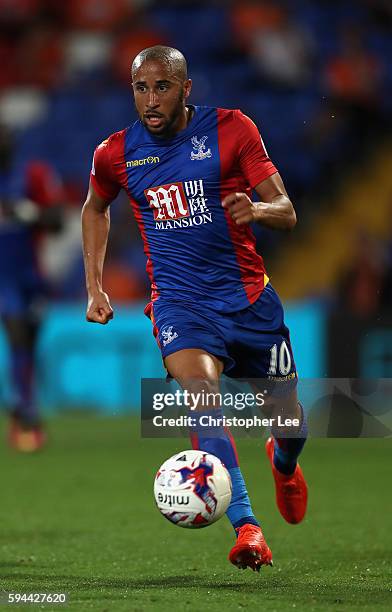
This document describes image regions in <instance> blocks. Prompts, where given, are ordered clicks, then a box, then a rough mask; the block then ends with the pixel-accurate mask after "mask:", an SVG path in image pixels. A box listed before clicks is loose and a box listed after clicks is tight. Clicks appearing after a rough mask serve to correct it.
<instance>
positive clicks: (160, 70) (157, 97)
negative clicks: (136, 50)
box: [132, 61, 192, 138]
mask: <svg viewBox="0 0 392 612" xmlns="http://www.w3.org/2000/svg"><path fill="white" fill-rule="evenodd" d="M132 86H133V92H134V96H135V105H136V110H137V112H138V114H139V117H140V120H141V121H142V123H143V125H144V126H145V127H146V128H147V129H148V131H149V132H150V133H151V134H153V135H154V136H160V137H163V138H168V137H170V136H173V135H174V134H176V133H177V132H179V131H180V130H182V129H184V128H185V127H186V125H187V112H186V108H185V104H186V100H187V98H188V97H189V94H190V92H191V86H192V82H191V81H190V80H186V81H183V80H182V79H181V78H179V77H178V76H176V75H175V74H173V72H172V71H171V70H170V68H169V67H168V66H166V64H164V63H163V62H158V61H147V62H144V63H143V64H142V65H141V66H140V68H139V70H138V71H137V72H136V74H134V75H133V83H132Z"/></svg>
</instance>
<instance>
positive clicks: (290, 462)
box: [256, 382, 308, 524]
mask: <svg viewBox="0 0 392 612" xmlns="http://www.w3.org/2000/svg"><path fill="white" fill-rule="evenodd" d="M282 385H284V382H280V383H279V384H278V387H277V388H278V389H279V391H275V397H274V391H273V390H272V392H271V395H272V404H273V409H272V410H269V409H268V401H267V404H266V409H264V410H263V413H264V414H267V416H268V417H269V418H271V417H272V418H273V419H274V425H273V426H272V427H271V434H272V435H271V436H270V437H269V438H268V440H267V442H266V452H267V456H268V459H269V461H270V463H271V468H272V474H273V477H274V482H275V492H276V503H277V506H278V508H279V511H280V513H281V515H282V516H283V518H284V519H285V520H286V521H287V522H288V523H291V524H296V523H300V522H301V521H302V520H303V518H304V516H305V513H306V507H307V499H308V491H307V486H306V481H305V478H304V475H303V472H302V469H301V467H300V465H299V463H298V457H299V455H300V453H301V451H302V449H303V447H304V445H305V442H306V439H307V433H308V429H307V421H306V415H305V412H304V410H303V407H302V404H301V403H300V402H299V401H298V398H297V389H296V388H294V389H292V390H291V391H287V392H285V389H284V387H283V389H282ZM258 390H260V389H258ZM256 391H257V389H256ZM278 418H280V422H281V423H283V422H284V420H285V419H287V418H288V419H290V420H291V422H294V421H295V420H296V422H297V423H298V425H295V426H292V425H290V426H289V427H286V428H285V427H282V425H277V422H278Z"/></svg>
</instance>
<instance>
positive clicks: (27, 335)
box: [0, 127, 62, 451]
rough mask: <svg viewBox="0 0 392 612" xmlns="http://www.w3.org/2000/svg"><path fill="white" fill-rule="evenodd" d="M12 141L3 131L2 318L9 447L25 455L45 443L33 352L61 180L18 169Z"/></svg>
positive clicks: (44, 169)
mask: <svg viewBox="0 0 392 612" xmlns="http://www.w3.org/2000/svg"><path fill="white" fill-rule="evenodd" d="M13 153H14V141H13V138H12V136H11V134H10V133H9V132H8V131H7V130H6V129H5V128H4V127H0V316H1V318H2V322H3V325H4V328H5V331H6V334H7V336H8V341H9V346H10V369H11V380H12V386H13V395H12V397H11V398H9V410H10V414H11V426H10V432H9V441H10V443H11V444H12V445H13V446H14V447H15V448H16V449H18V450H21V451H34V450H37V449H39V448H40V447H41V446H42V445H43V443H44V441H45V435H44V433H43V430H42V427H41V424H40V419H39V414H38V407H37V404H36V401H35V397H34V378H35V376H34V374H35V367H34V348H35V340H36V337H37V331H38V327H39V323H40V320H41V317H42V312H43V310H42V309H43V305H44V302H45V300H46V299H47V296H48V287H47V285H46V282H45V278H44V274H43V272H42V269H41V268H40V265H39V243H40V239H41V237H42V235H43V233H44V232H46V231H58V230H59V229H60V228H61V209H60V208H59V204H60V203H61V201H62V187H61V181H60V179H59V178H58V177H57V175H56V173H55V172H54V170H53V168H52V167H51V166H50V165H49V164H46V163H44V162H40V161H32V162H30V163H28V164H27V166H26V167H25V168H21V167H18V166H16V165H15V164H14V158H13Z"/></svg>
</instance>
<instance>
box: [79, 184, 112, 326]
mask: <svg viewBox="0 0 392 612" xmlns="http://www.w3.org/2000/svg"><path fill="white" fill-rule="evenodd" d="M109 204H110V202H107V201H105V199H103V198H101V197H100V196H99V195H98V194H97V193H96V192H95V190H94V187H93V186H92V184H91V183H90V187H89V190H88V194H87V198H86V201H85V203H84V206H83V209H82V237H83V257H84V268H85V272H86V289H87V295H88V304H87V314H86V319H87V321H90V322H91V323H101V324H102V325H105V324H106V323H108V321H110V319H112V318H113V309H112V307H111V305H110V302H109V296H108V295H107V294H106V293H105V292H104V290H103V289H102V274H103V264H104V261H105V253H106V245H107V242H108V236H109V229H110V215H109Z"/></svg>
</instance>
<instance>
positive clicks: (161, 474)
mask: <svg viewBox="0 0 392 612" xmlns="http://www.w3.org/2000/svg"><path fill="white" fill-rule="evenodd" d="M154 495H155V501H156V504H157V506H158V508H159V510H160V511H161V512H162V514H163V516H165V517H166V518H167V519H168V520H169V521H171V522H172V523H174V524H175V525H178V526H179V527H188V528H191V529H192V528H193V529H194V528H198V527H207V526H208V525H211V524H212V523H215V521H217V520H218V519H220V517H221V516H222V515H223V514H224V513H225V512H226V510H227V508H228V507H229V504H230V501H231V479H230V475H229V472H228V471H227V470H226V468H225V466H224V465H223V463H222V462H221V461H220V459H218V457H215V456H214V455H210V454H209V453H205V452H203V451H199V450H186V451H182V452H181V453H177V454H176V455H173V457H170V459H168V460H167V461H165V463H163V464H162V465H161V467H160V468H159V470H158V472H157V474H156V476H155V482H154Z"/></svg>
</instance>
